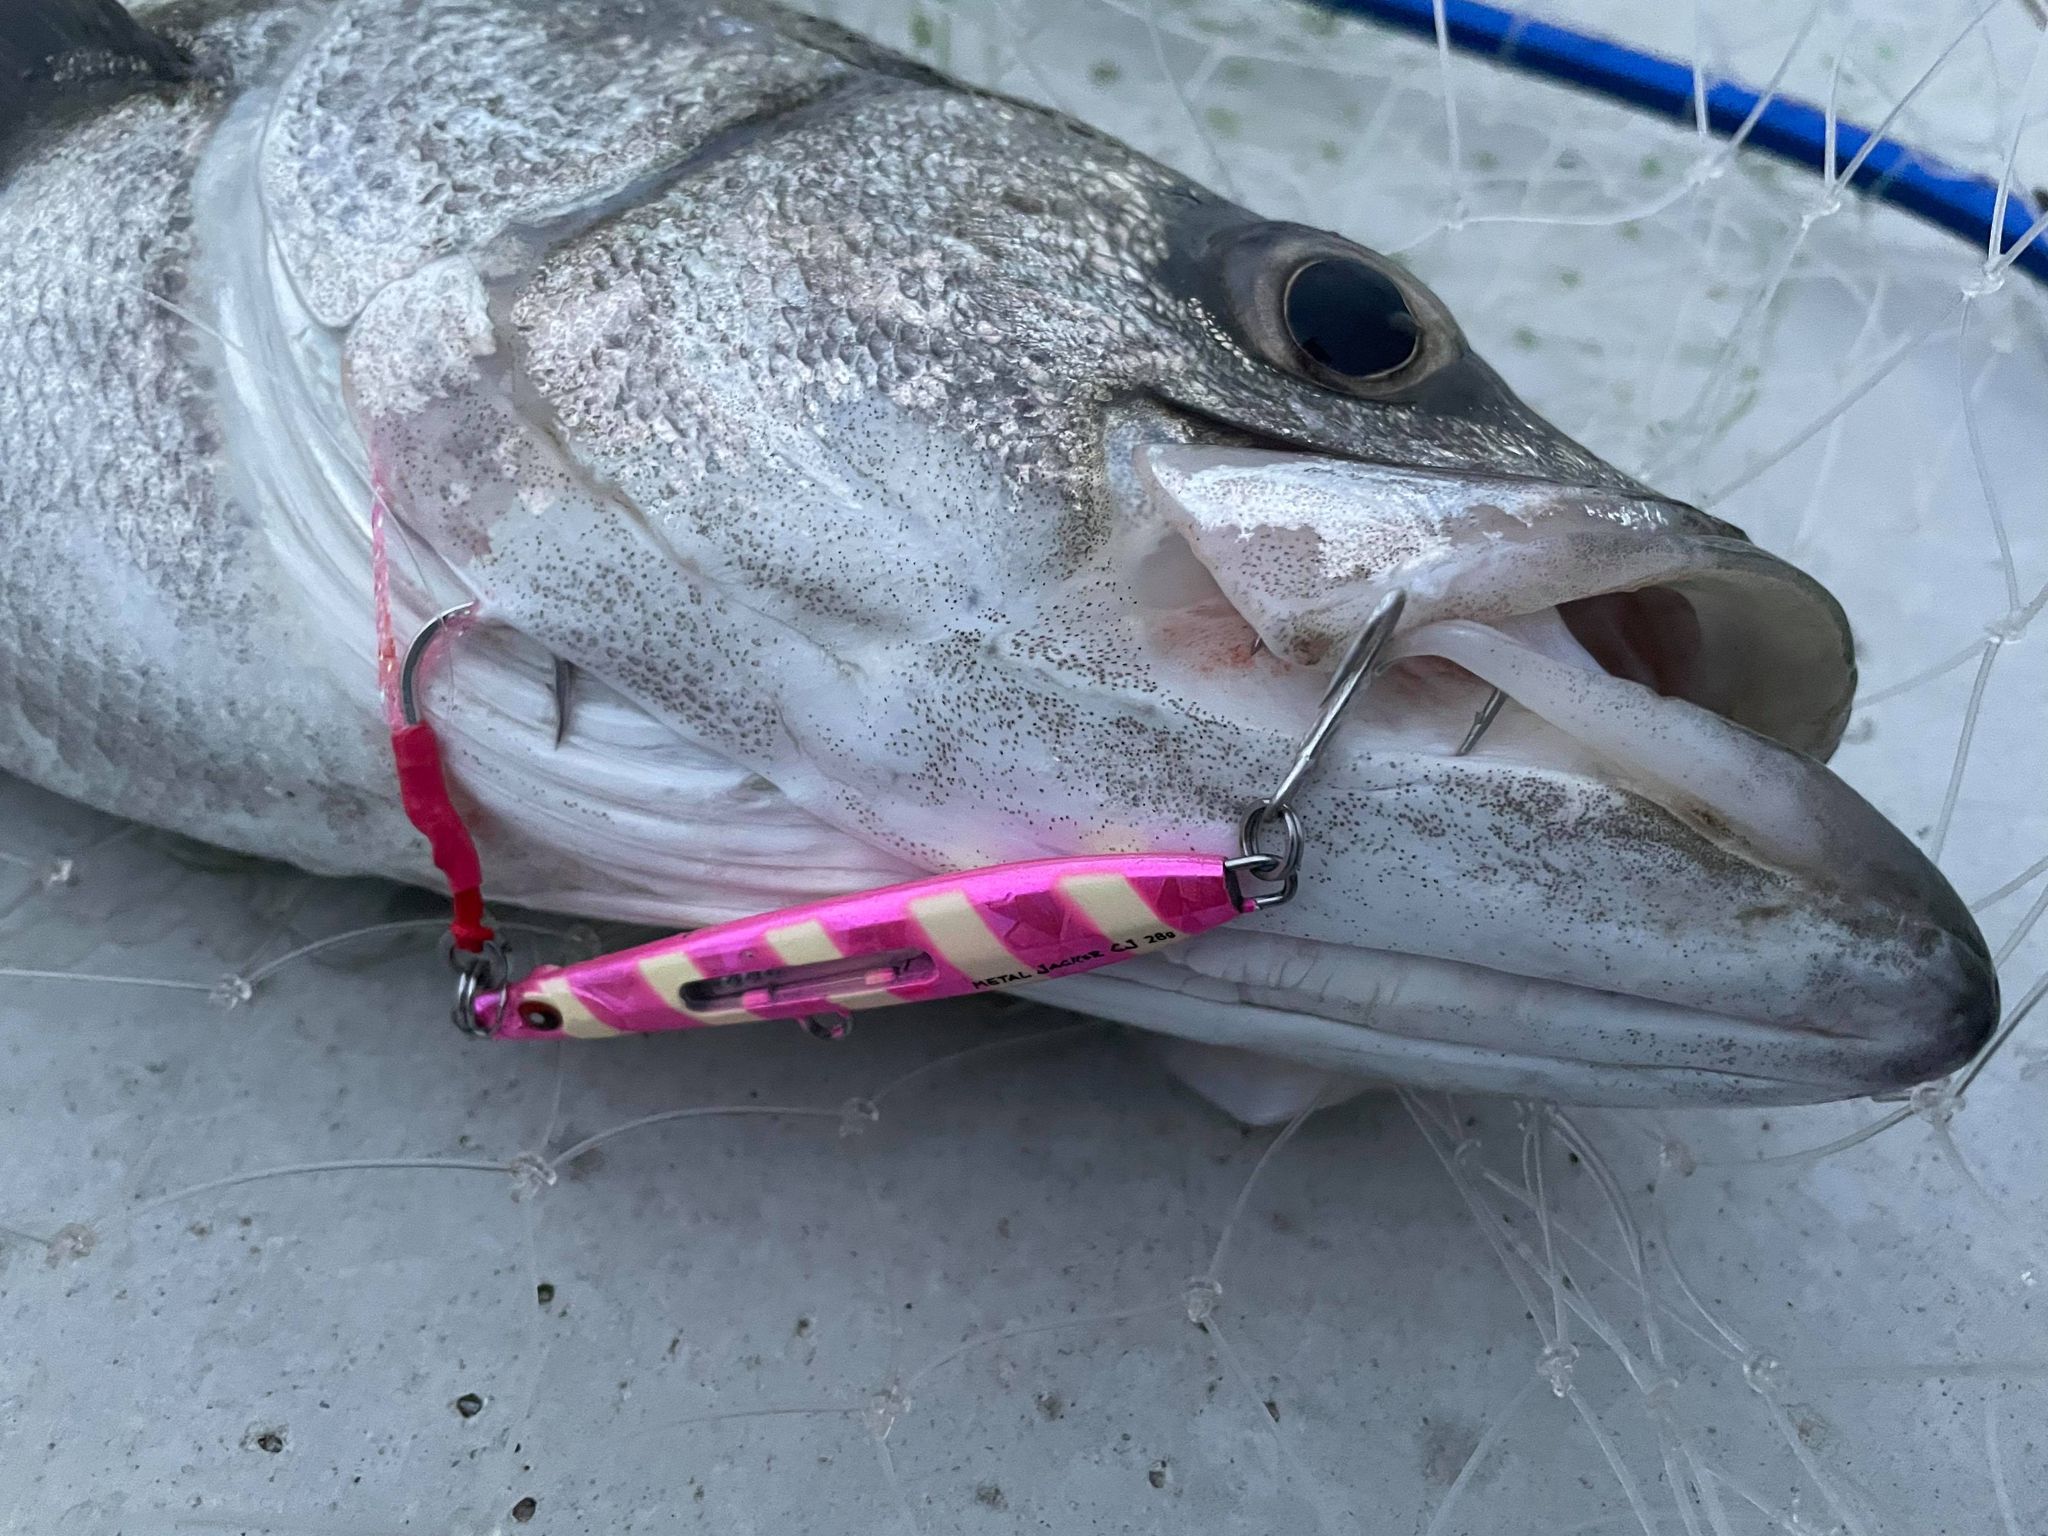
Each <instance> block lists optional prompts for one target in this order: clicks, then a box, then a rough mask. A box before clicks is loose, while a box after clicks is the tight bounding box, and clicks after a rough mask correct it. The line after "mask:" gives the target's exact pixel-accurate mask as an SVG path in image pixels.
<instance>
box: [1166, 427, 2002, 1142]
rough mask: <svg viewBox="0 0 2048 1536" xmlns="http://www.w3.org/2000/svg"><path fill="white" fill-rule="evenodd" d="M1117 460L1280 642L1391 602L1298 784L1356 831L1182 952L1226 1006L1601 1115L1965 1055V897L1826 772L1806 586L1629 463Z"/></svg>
mask: <svg viewBox="0 0 2048 1536" xmlns="http://www.w3.org/2000/svg"><path fill="white" fill-rule="evenodd" d="M1136 463H1137V469H1138V478H1139V480H1140V482H1141V484H1142V485H1143V487H1144V490H1145V494H1146V496H1147V498H1148V504H1149V510H1150V512H1151V513H1152V514H1153V519H1154V520H1153V523H1152V527H1153V530H1154V534H1155V536H1156V538H1157V540H1158V541H1159V542H1158V545H1157V547H1156V548H1155V549H1154V551H1153V553H1152V557H1151V559H1152V563H1153V566H1154V567H1155V568H1159V567H1163V566H1170V565H1173V564H1174V563H1175V562H1178V564H1179V566H1180V567H1181V570H1182V574H1181V578H1180V586H1181V588H1182V589H1183V590H1190V589H1192V588H1193V587H1194V586H1195V585H1196V584H1197V583H1196V575H1197V574H1199V577H1200V580H1201V581H1204V582H1206V583H1208V586H1207V588H1206V590H1207V592H1208V593H1209V598H1210V604H1209V605H1210V607H1211V608H1213V609H1216V610H1219V611H1221V610H1228V611H1229V612H1230V613H1231V614H1232V615H1233V618H1234V620H1235V622H1238V623H1240V624H1242V625H1243V626H1246V627H1248V628H1249V629H1250V630H1251V631H1253V632H1255V633H1256V635H1257V637H1258V639H1259V641H1260V642H1262V643H1263V645H1264V647H1266V648H1267V649H1269V650H1270V651H1272V652H1273V653H1274V656H1276V657H1278V658H1280V660H1281V661H1282V662H1285V663H1291V664H1293V666H1298V667H1299V668H1301V669H1303V670H1304V671H1313V672H1325V671H1327V670H1328V668H1329V666H1330V664H1331V661H1332V659H1333V658H1334V657H1335V656H1336V655H1339V654H1341V653H1342V650H1343V647H1344V646H1345V645H1346V644H1348V643H1349V642H1350V640H1351V639H1352V637H1353V636H1355V634H1356V633H1357V632H1358V630H1359V628H1360V627H1361V626H1362V625H1363V623H1364V622H1365V619H1366V618H1367V616H1368V615H1369V614H1370V613H1371V612H1372V610H1373V608H1374V607H1375V606H1376V605H1377V604H1378V603H1379V602H1380V601H1382V600H1383V598H1384V597H1385V595H1386V594H1387V593H1388V592H1389V591H1392V590H1395V589H1399V590H1401V591H1402V592H1404V593H1405V594H1406V597H1407V602H1406V607H1405V610H1404V614H1403V619H1402V624H1401V628H1400V631H1399V633H1398V635H1397V637H1396V639H1395V641H1394V644H1393V646H1392V648H1391V650H1390V652H1389V654H1390V656H1391V657H1392V664H1391V665H1390V667H1389V668H1388V670H1387V671H1386V672H1385V673H1383V674H1382V675H1381V676H1380V677H1379V678H1378V680H1376V681H1375V683H1374V684H1373V686H1372V688H1371V689H1369V690H1368V691H1367V693H1366V695H1365V696H1364V698H1363V701H1362V702H1361V704H1360V705H1359V706H1358V707H1357V708H1356V709H1355V710H1354V712H1353V723H1352V724H1351V726H1350V727H1348V728H1347V731H1346V734H1345V736H1344V737H1343V738H1340V743H1339V745H1340V750H1339V751H1338V752H1337V753H1335V754H1333V758H1332V761H1331V763H1330V764H1329V765H1328V767H1327V769H1326V773H1325V780H1324V782H1323V784H1322V785H1320V786H1319V787H1316V788H1312V790H1311V792H1310V793H1309V794H1308V795H1307V796H1306V797H1305V799H1304V803H1303V807H1302V809H1303V813H1304V815H1305V816H1308V817H1310V818H1311V819H1312V820H1319V821H1320V822H1321V823H1322V824H1325V825H1328V826H1330V827H1332V828H1333V829H1337V828H1341V829H1344V830H1343V831H1342V833H1333V835H1335V836H1337V837H1338V838H1339V841H1338V842H1336V843H1333V844H1331V845H1329V846H1327V848H1326V849H1324V850H1322V851H1323V853H1324V857H1325V862H1324V864H1323V866H1322V869H1323V872H1324V878H1323V879H1321V880H1320V881H1319V882H1316V883H1315V885H1314V888H1313V889H1310V888H1308V887H1305V888H1304V895H1303V899H1302V902H1301V903H1300V904H1299V905H1298V907H1297V908H1290V909H1288V910H1287V911H1286V912H1284V913H1281V914H1278V915H1277V919H1276V921H1275V922H1274V923H1273V924H1272V925H1271V926H1272V929H1273V932H1272V933H1271V935H1270V936H1268V937H1260V936H1253V935H1243V936H1239V937H1238V938H1236V939H1225V940H1219V941H1217V942H1215V943H1212V944H1210V945H1209V946H1208V948H1207V949H1206V950H1205V951H1201V952H1198V953H1194V954H1191V955H1190V956H1189V962H1190V963H1191V964H1194V965H1198V966H1199V965H1204V964H1207V965H1211V966H1213V967H1218V968H1219V969H1218V970H1217V973H1216V979H1218V980H1228V982H1229V983H1230V984H1231V985H1232V986H1234V987H1237V988H1239V989H1240V991H1239V996H1240V1000H1246V999H1250V1000H1256V1001H1258V1002H1259V1003H1260V1005H1261V1006H1287V1007H1294V1008H1297V1009H1299V1010H1301V1011H1303V1012H1305V1013H1309V1014H1313V1015H1317V1016H1320V1017H1325V1018H1331V1019H1345V1020H1349V1021H1351V1022H1355V1023H1363V1024H1367V1025H1368V1026H1369V1028H1370V1029H1371V1031H1372V1032H1373V1035H1374V1036H1375V1038H1374V1039H1373V1040H1372V1041H1371V1042H1370V1050H1371V1051H1374V1052H1379V1053H1381V1055H1382V1056H1386V1057H1387V1058H1388V1059H1394V1058H1399V1059H1400V1060H1402V1061H1406V1060H1407V1059H1408V1058H1409V1057H1411V1056H1413V1057H1417V1058H1420V1057H1423V1056H1427V1055H1428V1054H1429V1053H1430V1052H1432V1051H1435V1052H1442V1051H1456V1052H1466V1051H1479V1052H1481V1053H1482V1055H1483V1054H1484V1053H1485V1052H1494V1053H1499V1085H1500V1086H1502V1087H1505V1088H1508V1089H1509V1090H1511V1091H1536V1092H1555V1093H1559V1094H1562V1095H1563V1096H1566V1097H1577V1098H1598V1099H1604V1100H1608V1101H1610V1102H1613V1101H1636V1102H1642V1101H1652V1100H1657V1099H1661V1098H1666V1097H1667V1096H1676V1097H1681V1098H1688V1097H1689V1098H1734V1099H1748V1100H1763V1099H1778V1100H1801V1099H1816V1098H1829V1097H1846V1096H1853V1095H1855V1094H1859V1093H1868V1092H1873V1091H1880V1090H1884V1089H1890V1088H1898V1087H1902V1086H1907V1085H1910V1084H1912V1083H1915V1082H1919V1081H1923V1080H1925V1079H1926V1078H1928V1077H1930V1076H1933V1075H1937V1074H1938V1073H1940V1072H1942V1071H1946V1070H1949V1069H1951V1068H1953V1067H1954V1066H1956V1065H1957V1064H1959V1063H1960V1062H1961V1061H1963V1060H1965V1059H1967V1058H1968V1057H1969V1056H1970V1055H1971V1054H1972V1053H1973V1052H1974V1051H1976V1050H1977V1049H1978V1048H1979V1047H1980V1046H1981V1044H1982V1042H1983V1041H1984V1039H1985V1038H1986V1036H1987V1034H1988V1032H1989V1031H1990V1029H1991V1028H1992V1027H1993V1024H1994V1023H1995V1020H1996V1016H1997V1010H1998V989H1997V981H1996V977H1995V973H1994V969H1993V966H1992V963H1991V958H1990V956H1989V954H1988V952H1987V950H1986V947H1985V944H1984V940H1983V938H1982V936H1981V934H1980V933H1979V932H1978V930H1977V927H1976V925H1975V923H1974V922H1973V921H1972V919H1971V917H1970V914H1969V912H1968V910H1967V909H1966V907H1965V906H1964V904H1963V903H1962V902H1961V900H1960V899H1959V898H1958V897H1957V895H1956V893H1955V891H1954V890H1953V888H1952V887H1951V886H1950V885H1949V883H1948V882H1947V880H1946V879H1944V878H1943V876H1942V875H1941V873H1940V872H1939V870H1937V869H1936V868H1935V866H1934V865H1933V863H1932V862H1931V861H1930V860H1929V859H1928V858H1927V857H1926V856H1925V854H1924V853H1922V852H1921V850H1920V849H1919V848H1918V847H1916V846H1915V845H1914V844H1913V842H1912V841H1911V840H1910V839H1908V838H1907V837H1906V836H1905V835H1904V834H1903V833H1901V832H1900V831H1899V830H1898V829H1897V828H1895V827H1894V826H1892V825H1891V823H1890V822H1889V821H1887V820H1886V819H1885V818H1884V816H1883V815H1881V814H1880V813H1879V812H1878V811H1877V810H1875V809H1874V808H1873V807H1872V806H1870V805H1869V804H1868V802H1866V801H1865V800H1863V799H1862V797H1861V796H1859V795H1858V794H1857V793H1856V792H1855V791H1854V790H1853V789H1852V788H1851V787H1850V786H1849V785H1848V784H1847V783H1845V782H1844V781H1843V780H1842V779H1840V778H1839V777H1837V776H1836V775H1835V774H1833V773H1831V772H1829V771H1828V769H1827V768H1826V767H1824V766H1823V764H1822V761H1821V760H1822V759H1824V758H1825V757H1826V756H1827V755H1828V754H1829V753H1830V752H1831V751H1832V750H1833V748H1834V747H1835V745H1836V743H1837V742H1838V741H1839V739H1840V737H1841V733H1842V730H1843V728H1844V726H1845V725H1846V723H1847V719H1848V713H1849V705H1850V701H1851V697H1852V694H1853V692H1854V687H1855V666H1854V659H1853V648H1852V641H1851V637H1850V633H1849V629H1848V625H1847V621H1846V619H1845V617H1844V615H1843V613H1842V610H1841V607H1840V605H1839V604H1837V603H1836V602H1835V600H1834V599H1833V597H1832V596H1831V595H1830V594H1829V593H1828V592H1827V591H1826V590H1825V589H1824V588H1822V587H1821V586H1820V585H1819V584H1818V583H1817V582H1815V581H1814V580H1813V579H1812V578H1811V577H1808V576H1807V575H1805V574H1804V573H1803V572H1800V571H1799V570H1797V569H1796V568H1795V567H1793V566H1791V565H1789V564H1787V563H1786V562H1784V561H1782V560H1780V559H1778V558H1776V557H1775V556H1772V555H1770V554H1769V553H1767V552H1765V551H1763V550H1761V549H1759V548H1757V547H1756V546H1755V545H1753V544H1751V543H1750V542H1749V541H1748V540H1747V539H1746V538H1745V537H1744V536H1743V535H1742V534H1741V533H1740V531H1739V530H1737V529H1734V528H1732V527H1730V526H1729V525H1727V524H1725V523H1722V522H1719V521H1717V520H1716V519H1714V518H1711V517H1709V516H1707V515H1706V514H1705V513H1702V512H1700V511H1698V510H1697V509H1695V508H1692V507H1688V506H1686V505H1684V504H1683V503H1679V502H1675V501H1670V500H1667V499H1664V498H1660V497H1658V496H1656V495H1654V494H1652V493H1651V492H1649V491H1647V490H1642V489H1640V488H1637V487H1632V486H1629V485H1628V484H1626V483H1619V484H1617V485H1615V486H1612V487H1591V486H1585V485H1569V484H1558V483H1555V482H1552V481H1545V480H1542V479H1539V478H1533V477H1532V478H1517V477H1513V476H1505V475H1480V474H1468V473H1464V472H1453V471H1443V470H1436V469H1417V468H1414V467H1410V466H1389V465H1382V464H1374V463H1369V462H1361V461H1355V460H1347V459H1340V458H1334V457H1325V456H1318V455H1312V454H1304V453H1292V452H1276V451H1268V450H1262V449H1245V448H1233V447H1215V446H1206V445H1202V446H1186V445H1152V446H1149V447H1146V448H1143V449H1140V450H1138V454H1137V460H1136ZM1269 665H1270V663H1269ZM1284 670H1285V671H1292V670H1293V667H1287V668H1285V669H1284ZM1503 700H1504V701H1505V702H1504V704H1503V703H1502V702H1501V701H1503ZM1495 708H1498V718H1497V719H1494V717H1493V715H1492V714H1491V713H1489V711H1490V710H1493V709H1495ZM1481 716H1483V717H1484V718H1486V719H1488V720H1491V721H1492V722H1493V723H1492V724H1491V725H1490V726H1489V727H1488V729H1487V730H1486V732H1485V734H1484V737H1483V739H1482V740H1480V741H1479V742H1478V744H1477V746H1476V747H1475V748H1472V750H1470V751H1469V753H1468V752H1467V751H1466V750H1465V748H1466V747H1467V746H1468V745H1469V744H1470V743H1469V740H1468V738H1469V737H1470V736H1471V735H1472V729H1471V728H1472V725H1473V722H1474V720H1475V717H1481ZM1283 975H1284V976H1287V977H1310V978H1313V979H1314V986H1313V987H1312V988H1311V987H1305V986H1296V985H1292V984H1290V986H1289V987H1284V988H1283V987H1276V986H1275V985H1274V983H1273V980H1272V978H1273V977H1278V976H1283ZM1432 989H1435V990H1434V993H1433V992H1432ZM1439 994H1440V995H1439ZM1390 1036H1391V1037H1400V1043H1398V1044H1391V1043H1390V1041H1389V1039H1388V1038H1386V1037H1390ZM1333 1038H1342V1039H1344V1041H1345V1042H1346V1048H1347V1049H1348V1048H1350V1047H1351V1046H1353V1045H1356V1046H1358V1047H1359V1048H1360V1050H1361V1051H1362V1052H1364V1051H1365V1050H1366V1047H1367V1043H1366V1042H1365V1041H1364V1040H1363V1039H1362V1038H1361V1037H1357V1036H1342V1037H1333ZM1317 1059H1319V1060H1322V1061H1324V1062H1325V1063H1326V1064H1330V1063H1332V1062H1333V1061H1334V1057H1332V1056H1328V1055H1325V1056H1321V1057H1318V1058H1317ZM1459 1060H1460V1062H1461V1065H1460V1066H1459V1067H1458V1068H1457V1070H1458V1071H1459V1072H1464V1073H1466V1074H1467V1075H1468V1076H1469V1075H1470V1073H1471V1072H1474V1071H1478V1070H1479V1067H1478V1065H1477V1058H1473V1059H1466V1058H1465V1057H1463V1056H1460V1058H1459ZM1373 1070H1393V1068H1391V1067H1387V1066H1384V1065H1382V1066H1377V1067H1375V1068H1373ZM1418 1070H1419V1069H1418ZM1444 1070H1445V1071H1446V1074H1447V1075H1448V1072H1449V1069H1444ZM1403 1073H1404V1075H1410V1076H1413V1075H1414V1070H1409V1069H1406V1068H1404V1069H1403Z"/></svg>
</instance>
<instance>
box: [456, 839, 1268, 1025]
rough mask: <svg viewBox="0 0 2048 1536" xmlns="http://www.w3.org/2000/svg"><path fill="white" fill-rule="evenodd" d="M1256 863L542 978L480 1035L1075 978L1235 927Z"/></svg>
mask: <svg viewBox="0 0 2048 1536" xmlns="http://www.w3.org/2000/svg"><path fill="white" fill-rule="evenodd" d="M1241 864H1242V861H1240V860H1225V859H1223V858H1221V857H1217V856H1211V855H1202V854H1169V853H1136V854H1104V855H1091V856H1083V857H1077V858H1059V859H1034V860H1031V861H1028V862H1025V863H1018V864H999V865H995V866H992V867H990V868H987V869H977V870H970V871H967V872H966V873H963V874H956V875H937V876H933V877H932V878H930V879H925V880H916V881H912V882H910V883H909V884H906V885H892V886H887V887H884V888H883V889H880V890H874V891H861V892H858V893H856V894H854V895H850V896H839V897H834V898H831V899H829V900H826V901H817V902H811V903H808V904H806V905H804V906H799V907H786V908H783V909H782V910H780V911H776V912H768V913H764V914H762V915H761V916H758V917H746V918H741V919H739V920H738V921H736V922H730V923H721V924H719V925H718V926H717V927H715V928H703V929H699V930H698V931H696V932H695V933H686V934H679V935H677V936H675V937H673V938H666V939H657V940H656V941H654V942H653V943H651V944H643V945H641V946H639V947H638V948H637V949H627V950H621V951H619V952H618V953H616V954H610V955H601V956H599V957H598V958H596V959H594V960H584V961H579V962H577V963H575V964H573V965H567V966H553V965H549V966H541V967H540V968H538V969H537V970H535V971H533V972H531V973H530V974H529V975H527V976H526V977H525V978H524V979H522V980H520V981H518V982H516V983H514V984H512V985H511V986H508V987H505V988H502V989H500V990H498V991H493V992H486V993H483V994H481V995H479V996H478V997H477V998H476V999H475V1001H474V1002H473V1003H472V1004H471V1005H470V1006H471V1008H472V1009H473V1011H474V1014H475V1020H476V1030H477V1032H478V1033H480V1034H485V1035H491V1036H494V1037H496V1038H500V1039H547V1038H550V1037H553V1036H557V1035H573V1036H575V1037H577V1038H579V1039H595V1038H605V1037H609V1036H612V1035H619V1034H645V1033H652V1032H656V1031H661V1030H670V1029H703V1028H708V1027H712V1026H716V1025H722V1024H744V1023H751V1022H754V1021H757V1020H763V1019H802V1020H804V1021H806V1023H807V1024H808V1026H809V1027H810V1028H811V1029H812V1030H813V1032H814V1033H818V1034H824V1035H836V1034H839V1033H843V1032H844V1027H845V1026H844V1021H845V1020H846V1018H847V1016H848V1015H849V1014H852V1013H855V1012H858V1011H860V1010H862V1009H866V1008H878V1007H888V1006H892V1005H894V1004H896V1003H912V1002H924V1001H927V1000H930V999H933V998H941V997H959V996H962V995H964V994H967V993H971V992H984V991H992V990H994V989H996V988H1001V987H1014V986H1019V985H1022V984H1024V983H1027V982H1032V981H1038V980H1042V979H1043V978H1045V977H1048V976H1073V975H1078V974H1080V973H1081V972H1083V971H1092V970H1095V969H1097V968H1099V967H1101V966H1105V965H1114V964H1116V963H1117V962H1118V961H1120V960H1127V959H1129V958H1131V957H1132V956H1133V955H1138V954H1143V953H1145V952H1146V951H1148V950H1151V949H1155V948H1159V947H1161V946H1163V945H1167V944H1172V943H1175V942H1177V941H1179V940H1181V939H1185V938H1191V937H1193V936H1194V935H1195V934H1198V933H1204V932H1207V931H1208V930H1209V929H1211V928H1216V927H1220V926H1221V925H1222V924H1224V923H1227V922H1229V921H1231V919H1233V918H1235V917H1238V916H1240V915H1242V914H1244V913H1246V912H1251V911H1254V910H1255V909H1256V907H1257V901H1256V899H1255V898H1254V897H1252V896H1250V895H1247V894H1246V893H1245V891H1244V890H1243V888H1242V887H1241V886H1240V884H1239V880H1238V867H1237V866H1240V865H1241Z"/></svg>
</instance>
